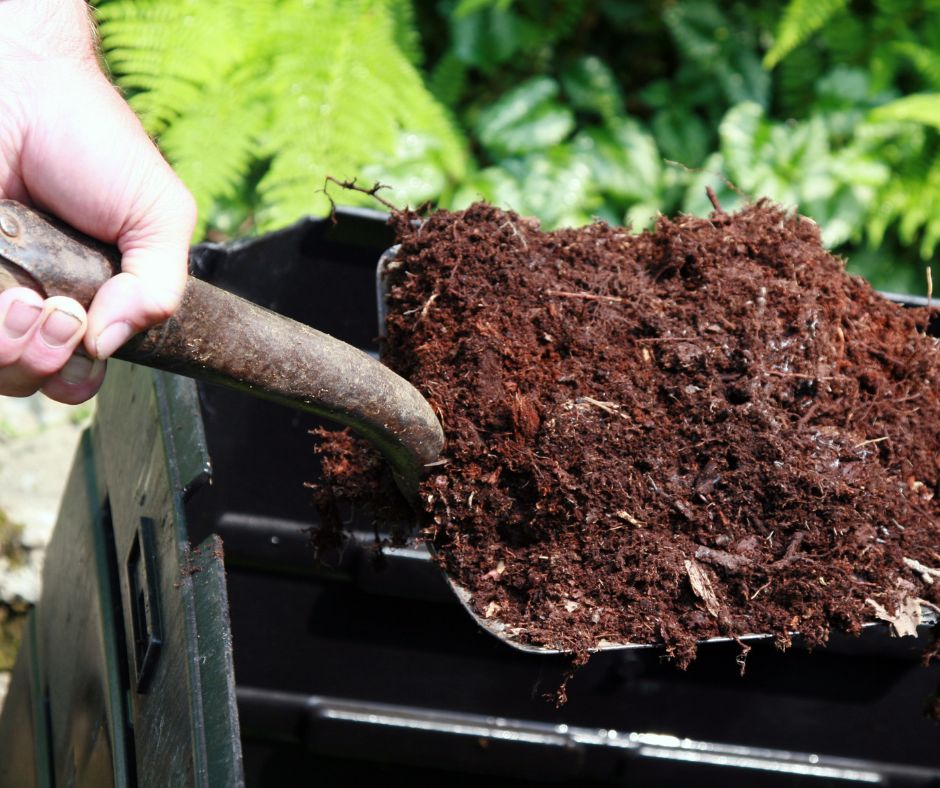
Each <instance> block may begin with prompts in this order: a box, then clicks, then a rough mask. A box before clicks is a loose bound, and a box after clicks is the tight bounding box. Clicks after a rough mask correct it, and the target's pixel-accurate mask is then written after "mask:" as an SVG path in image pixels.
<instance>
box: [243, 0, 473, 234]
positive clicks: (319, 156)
mask: <svg viewBox="0 0 940 788" xmlns="http://www.w3.org/2000/svg"><path fill="white" fill-rule="evenodd" d="M299 1H300V0H297V2H299ZM285 5H286V6H287V7H288V8H289V7H290V6H291V5H292V3H286V4H285ZM311 11H312V13H310V28H309V29H306V30H299V29H297V28H296V26H294V29H292V30H286V29H285V30H281V31H280V33H279V34H278V36H277V37H276V40H277V47H276V49H277V53H276V54H275V55H274V56H273V59H272V62H273V68H272V72H271V75H270V80H271V88H272V90H273V91H274V92H276V93H279V94H281V95H283V99H284V100H282V101H279V102H278V103H277V104H276V105H275V107H274V116H273V120H272V127H271V131H270V135H269V139H268V145H269V153H270V155H271V156H272V157H273V158H272V162H271V167H270V169H269V171H268V172H267V173H266V174H265V176H264V177H263V178H262V180H261V182H260V183H259V187H258V188H259V194H260V197H261V202H262V215H261V226H262V227H273V226H278V225H280V224H282V223H283V222H284V221H286V220H288V219H293V218H296V216H298V215H300V214H302V213H305V212H309V211H310V210H311V208H312V207H314V208H315V209H319V210H320V211H325V210H326V209H327V202H326V198H325V197H324V196H323V195H322V194H319V190H320V189H321V187H322V185H323V182H324V178H325V177H326V176H327V175H332V176H334V177H337V178H355V177H356V176H357V175H358V174H359V172H360V171H361V170H362V169H363V167H364V166H365V165H367V164H369V163H371V162H376V161H381V160H383V159H388V158H391V156H392V154H393V151H394V149H395V144H396V141H397V139H398V135H399V133H401V131H402V130H404V129H408V130H409V131H413V132H417V133H421V134H427V135H428V136H430V137H433V138H435V139H437V140H438V141H439V144H440V146H441V159H440V160H441V162H442V164H443V166H444V167H445V169H446V170H447V171H448V172H449V173H451V174H452V175H453V176H455V177H459V175H460V174H462V172H463V168H464V166H465V165H464V161H465V153H464V150H463V144H462V142H461V140H460V138H459V135H458V134H457V133H456V131H455V130H454V128H453V126H452V125H451V122H450V120H449V118H448V116H447V115H446V113H445V111H444V110H443V108H442V107H441V106H440V105H439V104H438V103H437V102H436V101H434V99H433V98H432V97H431V96H430V94H429V93H428V91H427V89H426V88H425V86H424V83H423V80H422V78H421V75H420V74H419V73H418V72H417V71H416V70H415V68H414V67H413V65H412V64H411V63H410V62H409V60H408V59H407V58H406V57H404V56H403V55H402V53H401V52H400V50H399V49H398V48H397V47H396V46H395V40H394V30H393V26H392V21H391V19H390V18H389V17H388V15H387V14H384V9H383V8H382V5H381V4H380V3H375V2H367V1H366V0H359V1H358V2H355V1H353V2H349V0H347V1H346V2H340V0H333V2H321V3H318V4H317V5H316V6H315V7H314V8H313V9H311ZM289 16H290V14H285V17H289ZM327 24H328V25H329V29H330V30H331V31H332V35H330V36H328V37H324V36H321V35H319V30H322V29H324V28H325V27H326V25H327ZM311 47H317V48H318V50H319V51H318V57H317V58H315V59H311V58H309V57H307V56H304V53H305V52H308V51H309V50H310V48H311Z"/></svg>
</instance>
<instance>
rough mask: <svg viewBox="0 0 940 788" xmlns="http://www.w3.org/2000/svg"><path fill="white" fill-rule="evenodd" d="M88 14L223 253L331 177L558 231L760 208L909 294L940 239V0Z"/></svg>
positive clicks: (487, 2)
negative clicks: (816, 230) (797, 219)
mask: <svg viewBox="0 0 940 788" xmlns="http://www.w3.org/2000/svg"><path fill="white" fill-rule="evenodd" d="M97 6H98V11H99V15H100V18H101V32H102V41H103V47H104V50H105V54H106V57H107V60H108V63H109V64H110V67H111V69H112V70H113V72H114V75H115V77H116V79H117V80H118V82H119V83H120V84H121V85H122V86H123V87H124V89H125V90H126V91H127V94H128V96H129V99H130V101H131V103H132V105H133V106H134V107H135V108H136V109H137V111H138V112H139V113H140V115H141V117H142V118H143V120H144V123H145V125H146V127H147V128H148V130H149V131H150V132H151V133H153V134H154V135H155V136H156V138H157V139H158V141H159V142H160V144H161V145H162V147H163V149H164V151H165V152H166V154H167V156H168V158H169V159H170V160H171V161H172V162H173V164H174V165H175V166H176V167H177V169H178V171H179V172H180V174H181V175H182V177H183V178H184V180H186V182H187V183H188V184H189V186H190V187H191V188H192V189H193V190H194V192H195V193H196V196H197V199H198V202H199V205H200V208H201V213H202V216H203V219H204V223H203V225H202V229H203V230H205V231H206V232H208V233H209V234H210V237H215V238H218V237H227V236H231V235H234V234H245V233H250V232H255V231H258V230H265V229H269V228H271V227H274V226H278V225H280V224H283V223H286V222H289V221H291V220H293V219H295V218H298V217H299V216H301V215H303V214H306V213H322V212H324V211H325V210H327V209H328V201H327V200H326V199H325V197H324V195H323V194H322V192H321V191H320V189H321V188H322V186H323V182H324V177H325V176H326V175H333V176H336V177H337V178H343V179H346V178H355V177H358V178H359V180H360V182H361V183H367V182H371V181H375V180H379V181H381V182H382V183H387V184H389V185H391V187H392V189H393V191H391V192H385V194H386V196H389V197H390V199H391V200H392V201H393V202H395V203H396V204H399V205H402V206H404V205H406V204H408V205H412V206H416V205H419V204H422V203H429V204H431V205H433V206H439V207H447V208H459V207H463V206H465V205H467V204H468V203H470V202H472V201H474V200H477V199H481V198H482V199H486V200H489V201H491V202H493V203H495V204H497V205H500V206H503V207H508V208H512V209H514V210H516V211H519V212H520V213H524V214H529V215H534V216H537V217H539V218H540V219H541V220H542V222H543V224H544V225H545V226H546V227H557V226H562V225H579V224H583V223H585V222H589V221H591V220H592V219H593V218H601V219H604V220H606V221H609V222H612V223H629V224H631V225H632V226H633V227H635V228H643V227H647V226H649V225H650V224H651V222H652V221H653V220H654V219H655V217H656V215H657V214H659V213H665V214H671V213H675V212H677V211H689V212H694V213H707V212H708V211H709V210H710V205H709V203H708V201H707V199H706V195H705V186H706V185H711V186H713V187H714V188H715V190H716V192H717V193H718V196H719V199H720V200H721V202H722V204H723V205H724V206H725V207H726V208H733V207H735V206H737V205H740V204H742V203H743V202H745V201H748V200H754V199H758V198H760V197H765V196H766V197H770V198H772V199H774V200H777V201H779V202H781V203H783V204H784V205H786V206H788V207H791V208H794V209H798V210H800V211H801V212H803V213H805V214H807V215H809V216H811V217H812V218H813V219H815V220H816V221H817V222H818V224H819V225H820V227H821V229H822V234H823V238H824V239H825V241H826V243H827V244H828V245H830V247H831V248H833V249H834V250H835V251H837V252H838V253H840V254H842V255H844V256H846V257H847V258H848V259H849V260H850V267H851V268H852V269H853V270H856V271H858V272H861V273H863V274H864V275H866V276H868V277H869V278H870V279H871V280H872V281H873V282H874V283H875V284H876V285H877V286H879V287H882V288H885V289H890V290H897V291H907V292H923V291H924V288H925V282H926V277H925V272H924V268H925V265H926V264H927V263H928V262H929V261H930V260H931V258H932V257H933V255H934V253H935V252H936V249H937V245H938V243H940V156H938V153H940V13H938V12H940V0H867V2H865V3H861V2H849V0H813V1H812V2H809V0H790V2H789V3H774V2H768V1H767V0H760V1H759V2H756V3H745V2H728V1H726V0H683V2H676V1H675V0H669V1H667V2H663V0H348V1H347V2H340V0H271V2H268V3H264V4H257V3H252V2H248V0H215V2H213V3H200V2H198V1H197V0H100V2H98V4H97ZM331 194H332V195H333V196H334V197H335V198H336V199H337V200H338V201H342V202H348V201H353V202H361V200H362V199H363V198H362V195H356V194H353V193H348V194H342V193H339V192H338V191H337V190H335V189H333V190H331Z"/></svg>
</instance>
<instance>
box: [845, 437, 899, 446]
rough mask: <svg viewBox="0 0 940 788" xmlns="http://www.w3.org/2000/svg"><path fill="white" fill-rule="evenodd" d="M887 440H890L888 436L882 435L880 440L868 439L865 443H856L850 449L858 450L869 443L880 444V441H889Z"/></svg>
mask: <svg viewBox="0 0 940 788" xmlns="http://www.w3.org/2000/svg"><path fill="white" fill-rule="evenodd" d="M889 439H890V436H888V435H882V436H881V437H880V438H870V439H869V440H867V441H862V442H861V443H856V444H855V445H854V446H853V447H852V448H853V449H860V448H862V446H867V445H868V444H869V443H881V442H882V441H886V440H889Z"/></svg>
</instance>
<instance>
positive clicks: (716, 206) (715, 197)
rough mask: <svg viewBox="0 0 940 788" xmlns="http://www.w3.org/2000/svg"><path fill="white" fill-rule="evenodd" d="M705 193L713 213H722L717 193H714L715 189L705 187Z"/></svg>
mask: <svg viewBox="0 0 940 788" xmlns="http://www.w3.org/2000/svg"><path fill="white" fill-rule="evenodd" d="M705 194H707V195H708V201H709V202H710V203H711V204H712V208H714V209H715V213H724V212H725V210H724V208H722V207H721V203H720V202H718V195H717V194H715V190H714V189H713V188H712V187H711V186H706V187H705Z"/></svg>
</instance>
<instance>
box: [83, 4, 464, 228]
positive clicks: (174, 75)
mask: <svg viewBox="0 0 940 788" xmlns="http://www.w3.org/2000/svg"><path fill="white" fill-rule="evenodd" d="M99 17H100V29H101V35H102V43H103V47H104V49H105V52H106V55H107V57H108V60H109V65H110V67H111V69H112V72H113V73H114V74H115V76H116V78H117V80H118V83H119V84H120V85H121V87H123V88H124V89H125V90H126V91H127V93H128V96H129V100H130V102H131V105H132V106H133V107H134V109H135V110H136V111H137V112H138V113H139V114H140V116H141V117H142V119H143V121H144V123H145V126H146V128H147V129H148V131H150V132H151V133H153V134H155V135H156V136H157V138H158V141H159V143H160V145H161V146H162V148H163V150H164V151H165V152H166V155H167V157H168V159H169V160H170V161H171V163H172V164H173V165H174V167H175V168H176V170H177V172H178V173H179V174H180V176H181V177H182V178H183V180H184V182H186V183H187V185H188V186H189V187H190V189H191V190H192V191H193V192H194V194H195V196H196V199H197V203H198V204H199V207H200V210H201V215H202V216H203V217H205V216H207V215H209V214H210V213H211V209H212V206H213V204H214V203H216V202H217V201H219V200H224V199H225V198H227V197H231V196H232V195H234V194H236V193H239V192H245V191H249V192H250V190H251V189H253V188H256V189H257V196H258V198H259V200H260V203H261V212H262V215H261V217H260V218H261V220H262V222H261V223H262V226H263V227H264V228H271V227H274V226H276V225H281V224H285V223H288V222H291V221H294V220H296V219H297V218H298V217H300V216H301V215H304V214H307V213H310V212H312V211H315V210H318V211H320V212H325V211H326V210H327V209H328V202H327V201H326V200H325V198H323V196H322V194H321V195H319V196H318V192H319V190H320V189H321V187H322V185H323V182H324V178H325V177H326V176H327V175H334V176H336V177H339V178H355V177H356V176H357V175H358V174H359V173H361V172H362V171H364V170H365V169H366V168H367V167H368V166H369V165H375V164H379V163H385V162H388V161H390V160H392V159H393V158H394V156H396V155H398V153H397V152H398V151H399V150H400V146H398V145H397V143H398V141H399V139H400V137H401V135H402V134H403V132H404V131H405V130H407V131H409V132H415V133H417V134H421V135H424V136H425V137H427V139H428V140H429V143H428V144H429V146H431V148H432V149H433V150H434V151H435V154H436V159H435V160H436V161H437V162H438V163H439V164H438V166H439V167H440V169H441V171H442V172H446V173H447V175H449V176H450V177H452V178H456V177H459V175H460V174H462V172H463V168H464V167H465V160H466V153H465V151H464V143H463V140H462V138H461V136H460V135H459V133H458V132H457V131H456V130H455V128H454V126H453V124H452V123H451V120H450V117H449V115H448V113H447V111H446V110H445V109H444V108H443V107H442V106H441V105H440V104H439V103H438V102H437V101H436V100H435V99H434V98H433V96H432V95H431V94H430V93H429V91H428V90H427V88H426V87H425V85H424V83H423V80H422V78H421V76H420V74H419V73H418V71H417V70H416V68H415V65H414V64H415V62H416V61H417V59H418V51H417V38H416V36H417V31H416V28H415V26H414V17H413V10H412V9H411V3H410V2H409V0H271V2H269V3H257V2H255V0H215V1H214V2H212V3H205V2H202V1H201V0H111V1H110V2H108V3H106V4H105V5H103V6H102V7H101V8H100V13H99ZM263 167H267V169H266V171H263V174H262V175H261V180H260V182H258V183H257V185H255V184H254V179H256V178H257V177H258V170H259V168H263ZM249 173H252V176H251V177H252V182H251V183H248V181H247V178H248V177H249ZM343 199H344V201H347V195H344V196H343ZM203 221H204V220H203Z"/></svg>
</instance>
